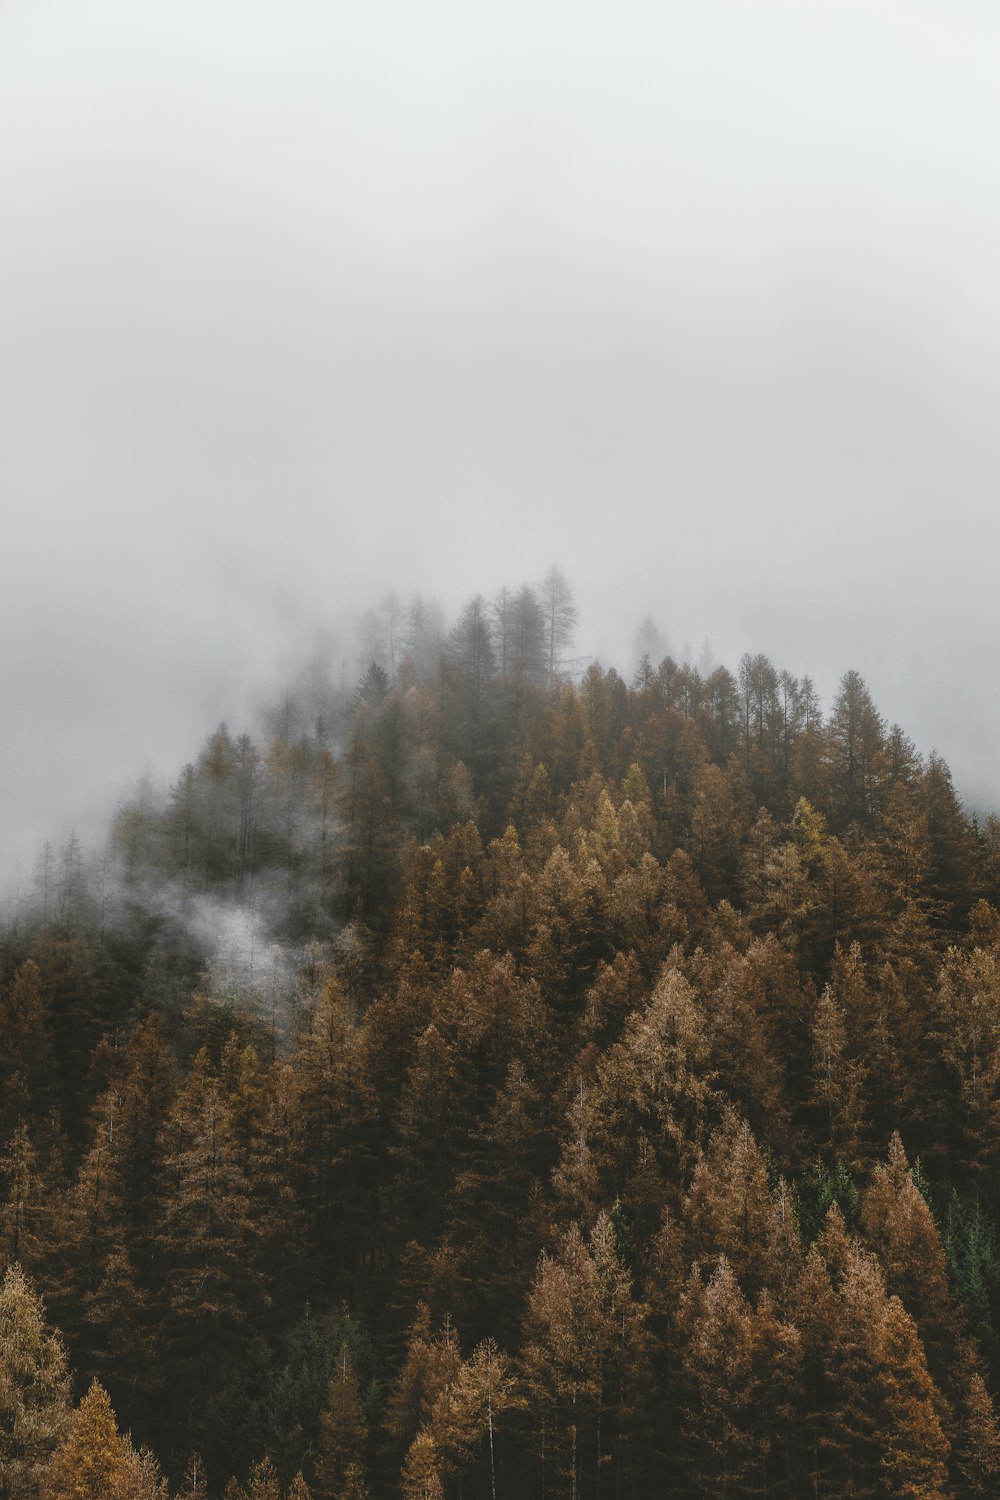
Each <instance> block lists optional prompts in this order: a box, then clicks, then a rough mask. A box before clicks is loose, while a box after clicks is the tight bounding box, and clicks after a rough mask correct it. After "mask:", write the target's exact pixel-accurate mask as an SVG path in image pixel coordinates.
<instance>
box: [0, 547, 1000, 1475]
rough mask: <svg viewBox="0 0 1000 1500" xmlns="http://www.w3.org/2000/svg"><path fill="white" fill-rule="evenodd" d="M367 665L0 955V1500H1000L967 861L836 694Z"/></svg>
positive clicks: (60, 882)
mask: <svg viewBox="0 0 1000 1500" xmlns="http://www.w3.org/2000/svg"><path fill="white" fill-rule="evenodd" d="M575 625H576V607H575V604H574V601H573V597H572V595H571V593H570V591H569V588H568V587H567V585H566V583H565V581H564V580H563V579H562V577H561V575H560V574H559V573H558V571H556V570H553V572H552V573H551V574H550V575H549V577H548V579H547V580H546V582H545V584H544V585H542V586H539V587H537V588H528V587H524V588H521V589H517V590H511V591H504V592H502V593H501V594H500V595H499V596H498V597H497V598H496V599H494V600H492V601H485V600H483V599H475V600H473V601H472V602H471V603H469V604H468V605H467V606H466V607H465V608H464V609H463V610H462V612H461V614H460V615H459V617H458V619H457V620H456V621H454V622H450V621H446V620H445V619H444V618H443V616H442V614H441V611H440V610H439V609H437V608H436V607H435V606H433V605H431V604H429V603H427V602H425V601H421V600H420V599H419V598H418V599H417V600H415V601H414V602H413V603H412V604H410V605H408V606H406V607H404V606H402V605H401V604H399V602H398V601H396V600H395V599H390V600H389V601H387V602H386V604H385V605H384V606H382V607H380V609H378V610H376V611H373V612H372V613H371V615H370V616H369V617H368V619H367V620H366V622H365V634H364V639H365V647H364V654H363V656H362V657H361V659H360V661H359V663H358V667H357V670H356V671H355V670H353V669H352V670H351V671H350V672H347V673H345V671H344V669H343V667H342V665H341V661H340V660H339V659H337V660H330V661H329V662H325V663H324V662H319V663H317V664H314V666H313V667H311V668H310V669H309V670H308V671H304V672H303V673H301V674H300V675H299V676H297V677H296V678H295V679H294V680H292V681H290V682H289V684H288V687H287V691H285V692H284V693H283V694H281V695H280V696H279V697H278V698H277V700H276V701H275V702H274V703H273V704H271V705H270V707H269V709H268V710H267V712H266V713H264V714H263V715H262V716H261V719H260V722H259V723H257V724H255V725H254V726H252V730H251V732H242V731H241V729H240V728H239V726H236V727H230V728H227V727H226V726H225V725H220V726H219V727H218V729H216V730H215V731H214V732H213V733H211V734H210V735H209V736H208V738H207V739H206V740H205V742H204V744H203V745H202V746H201V748H200V749H196V747H195V746H192V755H193V758H192V760H191V761H190V763H189V764H187V765H185V766H183V767H182V768H178V770H177V774H176V777H175V779H174V781H173V784H172V786H171V787H170V788H169V792H163V793H161V792H159V791H157V790H156V789H155V788H153V787H151V786H148V785H143V786H140V788H139V789H138V791H137V793H136V795H135V797H134V798H131V799H130V800H128V801H127V802H126V803H124V804H122V805H121V807H120V808H119V811H118V813H117V815H116V817H115V818H114V821H113V825H112V826H111V828H110V829H109V832H108V838H107V843H106V847H104V848H102V849H100V850H98V851H88V850H84V849H83V848H81V846H80V844H79V843H78V841H77V840H76V838H75V837H70V838H69V839H68V841H66V842H64V843H63V844H61V845H60V846H57V847H52V846H50V845H46V846H45V847H44V848H43V849H42V851H41V853H40V855H39V859H38V865H37V870H36V872H35V878H34V882H33V885H32V887H31V889H30V891H27V890H25V891H22V892H21V893H20V897H19V899H18V901H17V902H16V903H15V904H13V905H11V907H10V908H9V914H8V917H7V920H6V922H5V925H4V928H3V932H2V938H0V1042H2V1046H0V1261H2V1267H3V1268H4V1279H3V1285H2V1291H0V1495H2V1496H3V1497H6V1500H70V1497H73V1500H83V1497H97V1496H108V1497H112V1500H154V1497H155V1500H165V1497H167V1495H168V1494H169V1496H171V1497H175V1500H178V1497H183V1500H217V1497H218V1500H221V1497H223V1496H224V1497H225V1500H307V1497H309V1496H312V1497H314V1500H366V1497H370V1500H396V1497H403V1500H432V1497H435V1500H487V1497H488V1500H521V1497H524V1500H564V1497H565V1500H653V1497H656V1500H659V1497H674V1496H676V1497H679V1500H680V1497H692V1500H693V1497H702V1496H704V1497H734V1500H735V1497H744V1496H746V1497H750V1496H755V1497H756V1496H766V1497H773V1500H778V1497H781V1500H793V1497H795V1500H799V1497H801V1500H806V1497H812V1500H820V1497H827V1500H862V1497H898V1500H904V1497H906V1500H939V1497H940V1500H945V1497H955V1500H958V1497H966V1496H968V1497H988V1496H996V1495H997V1494H998V1493H1000V1422H998V1419H997V1415H996V1410H995V1401H996V1398H997V1395H998V1392H1000V1128H998V1127H1000V822H998V821H997V820H996V819H995V818H993V817H992V816H991V817H989V818H986V819H983V820H977V819H976V818H975V817H973V816H971V815H969V814H968V813H967V812H966V811H965V810H964V809H963V806H962V804H961V801H960V799H959V797H958V796H957V794H956V791H955V789H954V786H953V784H952V780H951V777H950V774H949V771H948V768H947V766H946V765H945V764H944V763H943V762H942V761H941V759H940V758H938V757H937V756H935V755H934V754H925V753H922V752H921V751H919V750H918V749H917V748H916V747H915V746H914V745H913V744H912V743H911V741H910V740H909V739H908V738H907V735H906V734H905V732H904V731H903V729H901V728H900V727H898V726H897V725H890V724H887V723H886V722H885V720H884V719H883V717H882V715H881V714H880V712H879V709H878V706H877V704H876V703H875V702H874V701H873V699H872V696H871V695H870V693H869V691H868V689H867V687H866V685H865V683H864V682H863V681H862V679H861V677H860V676H859V675H858V674H857V673H856V672H852V671H848V672H847V673H846V674H845V675H844V676H843V678H842V679H841V681H840V684H839V687H838V688H837V690H836V692H835V694H834V695H833V696H832V698H831V701H830V702H829V703H826V704H822V703H821V702H820V700H819V698H818V695H817V693H816V691H815V690H814V688H813V686H812V684H811V683H810V681H809V679H807V678H806V679H801V680H800V679H797V678H795V677H793V676H791V675H790V674H789V673H788V672H786V671H782V670H781V669H780V668H779V666H777V665H775V664H774V663H772V662H771V661H770V660H769V659H767V658H766V657H765V656H761V655H756V656H753V655H746V656H744V657H743V658H742V660H740V661H739V662H738V663H736V664H733V669H730V668H727V667H725V666H713V665H711V664H710V663H708V662H705V663H703V664H702V666H701V667H700V668H695V667H694V666H692V665H691V664H690V663H678V662H676V661H674V660H673V659H672V658H671V657H670V656H669V655H667V656H664V657H663V659H662V660H657V659H651V656H650V655H649V654H645V655H642V657H641V660H640V662H639V666H638V669H637V670H636V671H635V672H634V675H633V674H632V672H631V671H630V672H629V674H628V677H625V676H622V675H620V674H619V672H618V671H616V670H614V669H613V668H612V669H605V668H603V667H602V666H600V665H598V664H596V663H595V664H591V665H589V666H584V665H582V664H580V663H578V662H576V661H575V659H574V650H575V647H574V628H575Z"/></svg>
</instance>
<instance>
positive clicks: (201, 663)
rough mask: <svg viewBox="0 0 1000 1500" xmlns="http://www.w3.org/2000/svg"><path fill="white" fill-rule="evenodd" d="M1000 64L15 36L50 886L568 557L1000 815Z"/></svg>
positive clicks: (212, 20)
mask: <svg viewBox="0 0 1000 1500" xmlns="http://www.w3.org/2000/svg"><path fill="white" fill-rule="evenodd" d="M998 76H1000V14H998V13H997V11H996V8H995V7H994V6H991V5H987V4H985V3H983V4H975V3H971V0H949V3H947V4H946V3H944V0H940V3H930V0H923V3H921V0H906V3H903V0H900V3H888V0H885V3H878V0H828V3H822V0H816V3H813V4H809V5H803V4H802V3H801V0H785V3H779V0H756V3H754V4H752V5H751V4H747V3H746V0H658V3H650V4H638V3H632V0H617V3H615V4H611V3H596V0H574V3H573V4H569V3H553V0H533V3H532V4H530V5H529V4H527V3H518V0H505V3H503V4H499V3H497V4H493V3H483V4H476V5H470V4H468V3H464V4H463V3H458V0H454V3H432V0H424V3H421V4H419V5H417V4H412V3H404V0H364V3H341V4H337V5H332V6H331V5H323V6H321V5H319V4H306V3H303V0H283V3H282V4H280V5H278V4H277V3H265V0H259V3H256V4H253V3H248V0H242V3H240V4H239V5H237V4H236V3H235V0H234V3H222V0H198V3H197V4H195V3H193V0H171V4H169V5H167V4H164V3H160V0H143V3H136V0H128V3H125V0H121V3H110V0H91V3H89V4H88V5H86V6H80V5H79V4H70V3H69V0H32V3H30V4H29V3H28V0H14V3H9V4H6V5H2V6H0V413H2V417H0V432H2V442H0V496H2V504H3V518H4V524H3V532H2V553H0V630H2V640H3V647H2V652H0V705H2V716H0V768H2V776H0V837H2V839H3V845H4V849H3V853H2V854H0V864H2V865H4V866H5V867H6V868H8V869H13V868H16V867H17V866H18V864H19V863H20V864H21V865H22V866H24V865H30V860H31V858H32V855H33V852H34V850H35V849H36V848H37V846H38V844H39V843H40V842H41V840H42V839H43V838H46V837H50V838H59V837H60V836H62V835H63V834H64V833H65V831H66V830H67V829H68V827H69V826H70V825H71V824H72V825H75V826H76V827H77V829H78V830H79V831H80V832H81V835H82V836H83V837H84V839H85V840H86V839H97V838H99V837H100V833H101V829H102V827H103V826H104V823H105V820H106V819H107V817H108V815H109V812H110V811H111V810H112V809H113V808H114V806H115V803H116V801H117V800H118V799H119V798H120V797H121V796H122V795H124V794H127V793H128V792H129V790H130V788H131V785H132V784H133V783H134V781H135V779H136V778H137V777H138V776H140V775H141V774H143V773H146V772H148V773H149V774H151V775H152V776H153V777H154V778H156V779H160V780H163V781H169V780H170V779H171V778H172V777H173V776H174V775H175V774H176V772H177V770H178V769H179V768H180V766H181V765H182V763H183V762H184V761H185V760H188V759H190V758H191V757H192V756H193V755H194V753H195V751H196V750H197V748H198V745H199V744H200V742H201V740H202V738H203V737H204V735H205V733H206V732H207V731H208V730H210V729H211V728H212V727H214V725H215V724H216V723H217V722H218V721H219V720H220V719H221V718H227V719H229V721H230V722H231V723H235V724H236V725H239V721H240V718H241V716H246V715H249V714H251V713H252V711H253V708H254V705H255V704H256V703H258V702H259V701H260V700H261V699H262V698H263V697H265V696H266V695H267V694H268V693H269V692H271V691H275V690H276V689H277V685H278V684H280V682H281V681H282V679H283V677H284V676H286V675H287V674H288V673H289V672H291V671H293V670H294V669H295V667H296V664H297V663H299V662H301V660H302V659H304V657H305V656H306V655H307V654H308V653H309V652H311V651H313V650H314V649H315V648H316V643H317V640H318V638H319V635H320V633H321V632H323V631H326V630H330V629H337V628H338V627H339V624H340V622H342V621H343V620H344V619H345V618H348V617H350V616H351V615H352V613H356V612H357V611H360V610H363V609H365V608H367V607H368V606H370V605H371V604H373V603H375V602H377V600H378V599H379V598H380V597H382V596H383V595H384V594H385V593H386V592H387V591H388V590H390V589H393V590H397V591H399V592H400V593H402V594H403V595H407V594H409V593H411V592H412V591H414V590H416V589H419V590H420V591H421V592H422V593H424V594H425V595H428V596H437V597H439V598H440V599H441V600H442V602H443V603H444V605H445V606H446V608H447V609H449V610H455V609H457V607H458V606H459V605H460V604H461V603H462V602H463V601H464V600H465V599H466V598H468V597H470V596H471V595H473V594H475V593H479V592H482V593H484V594H487V595H489V594H491V593H492V592H493V591H494V590H495V589H496V588H498V587H499V586H500V585H501V584H502V583H504V582H507V583H510V584H512V585H516V584H519V583H520V582H522V581H528V582H532V581H535V580H536V579H537V578H539V577H540V576H541V575H542V574H543V573H544V571H545V570H546V569H547V568H548V567H549V566H550V565H551V564H552V562H553V561H557V562H558V564H559V566H560V567H561V568H562V570H563V572H564V573H565V574H566V576H567V578H568V579H569V581H570V583H571V584H572V586H573V588H574V591H575V594H576V596H577V600H578V603H579V607H580V613H581V626H580V651H581V654H584V655H597V656H599V657H600V658H601V659H602V660H603V661H605V662H606V663H614V664H616V665H618V666H619V667H621V668H622V669H623V670H627V669H629V667H630V642H631V640H632V637H633V635H634V632H635V630H636V627H637V626H638V624H639V622H640V620H641V619H642V617H643V616H644V615H646V614H651V615H652V616H653V617H654V618H655V619H656V620H657V622H658V623H659V624H660V625H661V627H662V628H663V630H664V631H665V632H666V633H667V635H668V636H669V638H670V641H671V643H672V645H673V647H674V650H675V653H677V654H680V652H681V651H682V650H683V649H684V643H686V642H689V643H690V646H691V649H692V651H693V652H694V654H695V656H697V655H698V653H699V652H700V651H701V650H702V645H703V642H704V641H705V640H706V638H707V639H709V640H710V641H711V644H712V650H713V651H714V654H715V657H716V658H717V659H719V660H722V661H724V662H726V663H727V664H729V665H730V666H735V664H736V662H737V660H738V658H739V656H740V655H741V654H742V652H744V651H752V652H757V651H764V652H767V653H768V654H769V655H770V656H771V657H772V658H773V659H774V661H775V662H776V664H777V665H778V666H780V667H788V668H789V669H790V670H791V671H793V672H795V673H796V674H802V673H810V674H811V675H812V676H813V677H814V678H815V679H816V681H817V684H818V686H819V688H820V690H821V692H822V693H823V694H824V695H825V697H826V699H827V701H829V697H830V695H831V694H832V692H833V691H834V690H835V687H836V682H837V679H838V677H839V675H840V674H841V672H843V671H844V670H846V669H847V668H850V667H855V668H857V669H858V670H860V671H861V672H862V673H863V675H864V676H865V678H866V680H867V682H868V685H869V687H870V688H871V691H872V693H873V696H874V698H875V700H876V702H877V703H878V705H879V707H880V708H881V710H882V712H883V713H884V714H885V715H886V716H887V718H889V719H896V720H899V721H900V722H901V723H902V724H903V725H904V727H905V728H906V729H907V731H908V732H909V733H910V734H911V735H912V737H913V738H914V740H915V741H916V743H917V745H918V747H919V748H920V749H921V750H922V751H924V752H927V751H929V750H930V749H932V748H936V749H938V750H939V751H940V752H941V753H942V754H943V755H944V756H945V758H946V759H947V760H948V762H949V763H950V765H951V766H952V769H953V772H954V774H955V779H956V783H957V785H958V788H959V790H960V791H961V792H962V794H963V795H964V796H965V797H966V799H967V800H968V801H970V802H971V803H974V804H976V805H979V806H982V807H987V806H996V805H1000V769H998V766H997V756H996V750H997V746H998V744H1000V698H998V695H997V693H996V689H995V679H994V663H995V659H996V649H997V644H998V641H997V635H998V625H997V610H996V602H995V600H996V592H995V585H994V575H995V571H996V544H997V542H998V539H1000V525H998V521H997V510H996V500H995V486H996V480H995V476H996V474H997V472H998V462H997V460H998V456H1000V454H998V449H1000V435H998V433H1000V429H998V424H997V420H996V410H997V405H998V395H1000V283H998V280H997V275H996V267H997V265H998V264H1000V183H998V177H997V172H996V166H995V161H996V153H997V148H998V145H1000V92H998V91H997V88H996V79H997V77H998ZM338 649H339V648H338ZM352 665H353V664H352Z"/></svg>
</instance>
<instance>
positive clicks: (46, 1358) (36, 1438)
mask: <svg viewBox="0 0 1000 1500" xmlns="http://www.w3.org/2000/svg"><path fill="white" fill-rule="evenodd" d="M69 1394H70V1380H69V1371H68V1368H67V1361H66V1350H65V1348H64V1346H63V1343H62V1340H61V1339H60V1338H59V1337H58V1335H57V1334H54V1333H52V1332H50V1330H49V1329H48V1327H47V1326H46V1322H45V1310H44V1308H43V1306H42V1302H41V1298H40V1297H39V1296H38V1295H37V1294H36V1292H35V1290H34V1288H33V1287H32V1285H31V1283H30V1281H29V1280H28V1279H27V1277H26V1276H25V1275H24V1273H23V1272H22V1270H21V1268H20V1266H17V1265H13V1266H10V1267H9V1268H8V1270H7V1273H6V1275H5V1276H4V1280H3V1286H2V1288H0V1492H2V1493H3V1494H4V1495H8V1496H10V1497H11V1500H22V1497H24V1500H29V1497H31V1500H33V1497H34V1496H36V1495H37V1494H38V1486H39V1483H40V1480H41V1476H42V1473H43V1470H44V1468H45V1465H46V1464H47V1463H48V1461H49V1459H50V1458H51V1456H52V1454H53V1452H54V1451H55V1449H56V1447H57V1446H58V1444H59V1442H60V1441H61V1439H62V1437H63V1434H64V1433H65V1431H66V1428H67V1426H68V1424H69V1421H70V1404H69Z"/></svg>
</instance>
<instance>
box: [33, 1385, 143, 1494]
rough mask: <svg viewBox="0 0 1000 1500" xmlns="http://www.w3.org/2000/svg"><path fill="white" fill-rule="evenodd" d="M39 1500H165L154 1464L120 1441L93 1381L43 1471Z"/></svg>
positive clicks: (102, 1392) (110, 1411) (104, 1396)
mask: <svg viewBox="0 0 1000 1500" xmlns="http://www.w3.org/2000/svg"><path fill="white" fill-rule="evenodd" d="M41 1500H167V1491H166V1485H165V1483H164V1481H163V1480H162V1479H161V1477H160V1475H159V1473H158V1471H157V1468H156V1465H155V1464H154V1463H153V1462H152V1461H151V1460H150V1458H149V1457H148V1455H143V1454H139V1453H137V1452H136V1451H135V1449H134V1448H133V1447H132V1444H131V1443H130V1441H129V1440H128V1438H127V1437H122V1435H121V1433H120V1432H119V1431H118V1423H117V1421H116V1420H115V1414H114V1410H113V1409H112V1406H111V1402H110V1400H109V1399H108V1395H107V1392H106V1391H105V1390H104V1389H103V1388H102V1387H101V1386H100V1385H98V1384H97V1382H96V1381H95V1382H94V1383H93V1385H91V1387H90V1390H89V1391H88V1392H87V1394H86V1396H84V1398H83V1400H82V1401H81V1402H80V1405H79V1407H78V1409H77V1411H76V1413H75V1415H74V1417H73V1421H72V1423H71V1425H70V1428H69V1431H68V1432H67V1434H66V1436H65V1438H64V1439H63V1441H62V1442H61V1443H60V1445H59V1447H58V1448H57V1450H56V1452H55V1454H54V1455H53V1458H52V1461H51V1463H50V1464H49V1465H48V1467H47V1468H46V1470H45V1474H44V1478H43V1481H42V1487H41Z"/></svg>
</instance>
